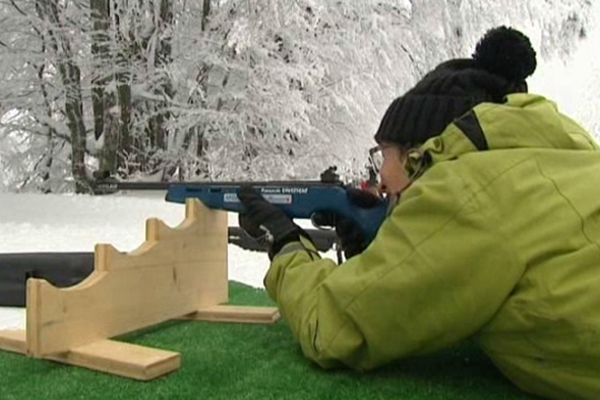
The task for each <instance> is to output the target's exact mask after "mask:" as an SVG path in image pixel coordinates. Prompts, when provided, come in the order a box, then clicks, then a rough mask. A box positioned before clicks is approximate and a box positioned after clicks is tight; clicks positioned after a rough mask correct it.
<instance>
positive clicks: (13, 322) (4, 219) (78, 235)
mask: <svg viewBox="0 0 600 400" xmlns="http://www.w3.org/2000/svg"><path fill="white" fill-rule="evenodd" d="M184 210H185V206H183V205H181V204H174V203H167V202H165V201H164V192H157V193H156V195H155V196H154V197H148V196H147V195H145V196H144V197H131V196H121V195H110V196H87V195H44V194H13V193H0V253H26V252H63V251H64V252H69V251H90V252H91V251H94V245H95V244H96V243H110V244H112V245H113V246H115V247H116V248H117V249H118V250H120V251H131V250H134V249H136V248H137V247H138V246H139V245H140V244H141V243H142V242H143V241H144V237H145V224H144V222H145V220H146V219H148V218H152V217H156V218H159V219H161V220H163V221H164V222H165V223H166V224H167V225H169V226H171V227H175V226H177V225H178V224H179V223H180V222H181V221H183V219H184ZM297 222H299V223H300V225H302V226H310V222H308V221H297ZM229 225H230V226H237V214H234V213H230V214H229ZM228 252H229V253H228V259H229V279H230V280H235V281H239V282H242V283H245V284H248V285H251V286H254V287H263V283H262V280H263V277H264V275H265V273H266V271H267V268H268V266H269V260H268V257H267V255H266V253H261V252H255V251H248V250H244V249H241V248H240V247H238V246H235V245H231V244H230V245H229V248H228ZM24 327H25V313H24V309H21V308H11V307H0V329H23V328H24Z"/></svg>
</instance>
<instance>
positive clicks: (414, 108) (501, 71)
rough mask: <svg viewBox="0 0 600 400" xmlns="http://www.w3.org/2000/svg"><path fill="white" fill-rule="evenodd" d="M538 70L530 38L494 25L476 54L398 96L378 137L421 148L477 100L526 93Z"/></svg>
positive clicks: (440, 69)
mask: <svg viewBox="0 0 600 400" xmlns="http://www.w3.org/2000/svg"><path fill="white" fill-rule="evenodd" d="M535 68H536V54H535V51H534V50H533V48H532V46H531V42H530V41H529V38H528V37H527V36H525V35H524V34H523V33H521V32H519V31H518V30H516V29H512V28H508V27H505V26H501V27H497V28H494V29H491V30H489V31H487V32H486V33H485V35H484V36H483V38H481V40H480V41H479V43H477V46H476V47H475V53H474V54H473V55H472V58H460V59H453V60H449V61H446V62H443V63H441V64H440V65H438V66H437V67H436V68H434V69H433V70H432V71H430V72H429V73H428V74H426V75H425V76H424V77H423V78H422V79H421V80H420V81H419V82H418V83H417V84H416V85H415V86H414V87H413V88H412V89H410V90H409V91H408V92H406V93H405V94H404V95H403V96H401V97H398V98H397V99H395V100H394V101H393V102H392V104H390V106H389V107H388V109H387V111H386V112H385V115H384V116H383V119H382V120H381V123H380V125H379V129H378V130H377V133H376V134H375V140H376V141H377V142H378V143H382V142H390V143H396V144H398V145H400V146H401V147H402V148H411V147H417V146H419V145H421V144H422V143H424V142H425V141H426V140H427V139H429V138H431V137H434V136H437V135H439V134H440V133H441V132H442V131H443V130H444V129H445V128H446V126H448V124H450V123H451V122H452V121H453V120H454V119H456V118H458V117H460V116H461V115H463V114H464V113H465V112H467V111H468V110H470V109H471V108H473V107H474V106H476V105H477V104H479V103H482V102H495V103H502V102H504V99H505V96H506V95H507V94H509V93H516V92H527V83H526V82H525V79H526V78H527V77H528V76H530V75H531V74H533V72H534V71H535Z"/></svg>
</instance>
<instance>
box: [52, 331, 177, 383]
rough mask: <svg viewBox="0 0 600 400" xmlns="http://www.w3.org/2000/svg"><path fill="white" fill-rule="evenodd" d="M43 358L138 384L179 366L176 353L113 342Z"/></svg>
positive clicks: (109, 341) (97, 343) (87, 346)
mask: <svg viewBox="0 0 600 400" xmlns="http://www.w3.org/2000/svg"><path fill="white" fill-rule="evenodd" d="M44 358H46V359H48V360H53V361H59V362H61V363H64V364H70V365H77V366H79V367H85V368H89V369H93V370H96V371H102V372H107V373H110V374H115V375H120V376H124V377H127V378H133V379H138V380H142V381H147V380H150V379H154V378H158V377H159V376H162V375H165V374H168V373H169V372H173V371H175V370H177V369H178V368H179V367H180V365H181V357H180V355H179V353H175V352H172V351H165V350H159V349H152V348H149V347H143V346H138V345H135V344H130V343H123V342H117V341H114V340H100V341H97V342H93V343H90V344H86V345H84V346H80V347H76V348H74V349H72V350H70V351H68V352H67V353H62V354H57V355H50V356H47V357H44Z"/></svg>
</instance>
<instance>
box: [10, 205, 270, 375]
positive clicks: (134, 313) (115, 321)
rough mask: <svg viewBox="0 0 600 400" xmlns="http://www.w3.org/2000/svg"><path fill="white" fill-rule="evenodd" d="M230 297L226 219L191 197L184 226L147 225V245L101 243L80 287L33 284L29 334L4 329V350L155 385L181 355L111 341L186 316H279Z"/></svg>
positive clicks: (233, 318)
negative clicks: (122, 247)
mask: <svg viewBox="0 0 600 400" xmlns="http://www.w3.org/2000/svg"><path fill="white" fill-rule="evenodd" d="M228 295H229V293H228V279H227V213H225V212H217V211H211V210H209V209H207V208H205V207H204V206H203V205H202V204H201V203H200V202H199V201H198V200H196V199H189V200H188V201H187V202H186V218H185V220H184V221H183V223H181V224H180V225H179V226H178V227H176V228H170V227H168V226H167V225H165V224H164V223H163V222H161V221H159V220H157V219H149V220H148V221H146V241H145V242H144V243H142V245H141V246H140V247H139V248H138V249H136V250H134V251H133V252H130V253H124V252H119V251H118V250H117V249H115V248H114V247H112V246H110V245H107V244H99V245H96V252H95V263H94V271H93V272H92V274H91V275H90V276H89V277H88V278H86V279H85V280H84V281H83V282H80V283H79V284H78V285H75V286H73V287H70V288H62V289H60V288H57V287H54V286H52V285H51V284H50V283H48V282H47V281H45V280H43V279H33V278H32V279H28V280H27V294H26V304H27V310H26V314H27V318H26V329H25V330H24V331H23V330H21V331H0V349H4V350H8V351H14V352H17V353H22V354H27V355H29V356H32V357H36V358H44V359H48V360H54V361H58V362H61V363H66V364H71V365H77V366H81V367H85V368H90V369H94V370H98V371H103V372H107V373H112V374H117V375H121V376H125V377H129V378H133V379H139V380H149V379H154V378H156V377H158V376H161V375H164V374H167V373H169V372H171V371H174V370H176V369H178V368H179V366H180V364H181V358H180V356H179V354H178V353H174V352H171V351H165V350H157V349H151V348H147V347H142V346H137V345H133V344H127V343H122V342H117V341H113V340H109V339H110V338H111V337H115V336H119V335H122V334H125V333H129V332H132V331H135V330H138V329H143V328H146V327H149V326H152V325H156V324H159V323H161V322H164V321H167V320H170V319H174V318H180V317H181V316H183V315H189V316H188V317H187V318H186V319H195V320H210V321H228V322H249V323H274V322H275V321H277V319H278V318H279V311H278V310H277V309H276V308H273V307H243V306H220V305H218V304H222V303H226V302H227V300H228ZM198 340H202V338H198Z"/></svg>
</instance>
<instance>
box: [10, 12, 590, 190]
mask: <svg viewBox="0 0 600 400" xmlns="http://www.w3.org/2000/svg"><path fill="white" fill-rule="evenodd" d="M591 9H592V3H591V2H589V1H588V0H567V1H559V0H530V1H520V0H501V1H495V2H491V1H489V0H485V1H484V0H468V1H467V0H465V1H455V0H418V1H417V0H414V1H408V0H378V1H374V0H369V1H365V0H346V1H343V2H342V1H333V0H332V1H316V0H297V1H294V2H283V1H275V0H251V1H248V0H219V1H215V0H213V1H212V2H211V1H210V0H203V1H202V2H200V1H185V0H88V1H86V2H81V1H80V2H71V1H67V0H58V1H56V0H27V1H25V0H22V1H16V0H1V1H0V19H1V21H2V26H3V31H2V32H0V74H1V76H2V78H3V82H4V83H5V87H4V90H3V91H2V92H1V93H0V167H2V170H3V171H4V172H3V173H2V175H1V178H2V179H0V182H1V183H2V184H3V185H4V186H6V187H8V188H10V189H17V190H18V189H22V190H25V189H33V190H43V191H62V190H73V189H74V190H76V191H85V190H87V188H88V182H89V179H90V176H91V174H92V173H93V172H95V171H98V172H102V171H108V172H109V173H111V174H116V175H119V176H120V177H122V178H125V179H154V180H179V179H187V180H193V179H202V180H206V179H210V180H217V179H222V180H228V179H299V178H316V177H317V176H318V174H319V172H321V171H322V170H324V169H325V168H326V167H328V166H330V165H333V164H335V165H338V166H339V167H340V168H341V169H342V170H343V171H344V172H345V173H346V174H347V175H355V174H357V173H359V171H360V170H361V168H362V164H363V162H364V160H365V155H364V154H365V152H366V149H367V148H368V147H369V146H371V145H372V136H373V133H374V132H375V130H376V128H377V124H378V121H379V119H380V117H381V115H382V114H383V112H384V110H385V107H386V106H387V105H388V104H389V102H390V101H391V100H392V99H393V98H394V97H396V96H398V95H400V94H401V93H402V92H404V91H405V90H407V89H408V88H409V87H410V86H412V85H413V84H414V83H415V81H416V80H417V79H419V77H421V76H422V75H423V74H424V73H425V72H426V71H428V70H429V69H430V68H432V67H433V66H435V65H436V64H437V63H439V62H441V61H443V60H445V59H448V58H450V57H465V56H469V55H470V54H471V52H472V51H473V49H474V46H475V43H476V41H477V40H478V39H479V38H480V37H481V35H482V34H483V33H484V32H485V31H486V30H487V29H489V28H490V27H492V26H497V25H500V24H507V25H512V26H514V27H516V28H518V29H521V30H523V31H524V32H525V33H526V34H528V35H529V37H530V38H531V39H532V42H533V44H534V47H535V48H536V49H538V54H539V55H540V56H541V57H542V58H550V57H561V58H563V59H566V58H568V57H569V55H570V54H571V52H572V51H573V49H575V48H576V47H577V45H578V43H579V42H580V41H581V40H583V39H585V38H586V32H587V31H588V29H589V27H590V24H591V22H590V21H589V20H588V19H589V15H590V10H591ZM69 182H72V184H71V183H69Z"/></svg>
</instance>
